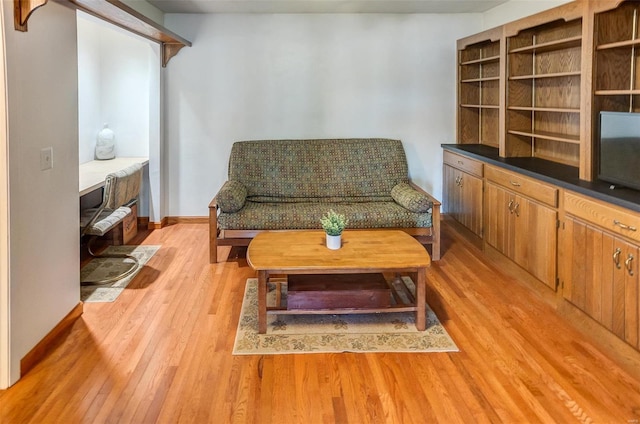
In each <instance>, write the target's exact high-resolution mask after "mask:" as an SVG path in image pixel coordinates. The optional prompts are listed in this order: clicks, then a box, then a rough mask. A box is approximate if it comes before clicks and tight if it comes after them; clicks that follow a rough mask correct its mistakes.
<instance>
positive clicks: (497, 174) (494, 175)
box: [485, 166, 558, 208]
mask: <svg viewBox="0 0 640 424" xmlns="http://www.w3.org/2000/svg"><path fill="white" fill-rule="evenodd" d="M485 173H486V174H485V175H486V177H487V179H488V180H491V181H493V182H494V183H497V184H500V185H502V186H504V187H506V188H508V189H509V190H511V191H514V192H516V193H519V194H522V195H524V196H527V197H530V198H532V199H534V200H537V201H539V202H542V203H545V204H547V205H549V206H553V207H554V208H555V207H557V206H558V189H557V188H555V187H554V186H550V185H548V184H545V183H542V182H540V181H537V180H535V179H533V178H529V177H525V176H524V175H521V174H518V173H515V172H510V171H506V170H503V169H500V168H495V167H493V166H487V167H486V169H485Z"/></svg>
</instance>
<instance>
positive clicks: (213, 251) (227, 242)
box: [209, 183, 441, 264]
mask: <svg viewBox="0 0 640 424" xmlns="http://www.w3.org/2000/svg"><path fill="white" fill-rule="evenodd" d="M410 184H411V186H412V187H413V188H415V189H416V190H418V191H420V192H422V193H424V194H425V195H427V196H428V197H429V198H430V199H431V201H432V202H433V209H432V215H431V227H429V228H380V230H393V229H395V230H401V231H404V232H406V233H407V234H409V235H412V236H413V237H415V238H416V240H418V241H419V242H420V243H422V244H424V245H428V244H430V245H431V259H432V260H434V261H437V260H439V259H440V205H441V203H440V202H439V201H438V200H436V199H435V198H434V197H433V196H431V195H430V194H429V193H427V192H426V191H424V190H423V189H422V188H420V187H418V186H417V185H415V184H413V183H410ZM368 230H370V229H369V228H368ZM264 231H287V230H220V229H219V228H218V202H217V200H216V198H215V197H214V198H213V200H211V203H209V262H210V263H212V264H215V263H217V262H218V246H248V245H249V243H250V242H251V240H252V239H253V238H254V237H255V236H256V235H257V234H259V233H261V232H264ZM292 231H305V230H292ZM350 231H357V229H352V230H350Z"/></svg>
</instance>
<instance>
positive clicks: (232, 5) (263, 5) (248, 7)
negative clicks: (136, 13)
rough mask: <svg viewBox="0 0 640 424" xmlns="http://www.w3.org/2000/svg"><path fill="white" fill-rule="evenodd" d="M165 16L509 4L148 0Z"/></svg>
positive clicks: (445, 9)
mask: <svg viewBox="0 0 640 424" xmlns="http://www.w3.org/2000/svg"><path fill="white" fill-rule="evenodd" d="M147 1H148V2H149V3H151V4H153V5H154V6H155V7H157V8H158V9H160V10H162V11H163V12H165V13H481V12H485V11H487V10H489V9H491V8H493V7H496V6H498V5H500V4H502V3H506V2H507V1H508V0H344V1H342V0H147Z"/></svg>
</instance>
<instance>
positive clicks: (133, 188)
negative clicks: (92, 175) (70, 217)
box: [80, 163, 142, 236]
mask: <svg viewBox="0 0 640 424" xmlns="http://www.w3.org/2000/svg"><path fill="white" fill-rule="evenodd" d="M141 183H142V165H140V164H139V163H137V164H134V165H131V166H128V167H127V168H124V169H122V170H120V171H118V172H114V173H111V174H109V175H107V177H106V179H105V186H104V194H103V198H102V204H101V205H100V207H99V208H96V209H87V210H85V211H83V214H82V216H81V217H80V228H81V234H82V235H85V234H90V235H94V236H103V235H105V234H106V233H107V232H108V231H109V230H111V229H112V228H114V227H115V226H116V225H118V224H119V223H120V222H122V220H124V218H126V217H127V216H128V215H129V214H131V208H129V207H128V206H127V205H126V204H128V203H129V202H131V201H132V200H134V199H136V198H137V197H138V194H139V193H140V185H141Z"/></svg>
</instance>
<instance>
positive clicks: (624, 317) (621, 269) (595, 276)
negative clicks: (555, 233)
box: [559, 192, 640, 348]
mask: <svg viewBox="0 0 640 424" xmlns="http://www.w3.org/2000/svg"><path fill="white" fill-rule="evenodd" d="M565 203H566V205H567V206H566V212H567V216H566V217H565V219H564V221H563V223H562V226H561V230H560V243H561V248H562V250H561V257H562V260H561V262H560V265H561V266H560V270H559V274H560V281H561V284H562V286H563V292H562V293H563V296H564V298H565V299H567V300H568V301H570V302H571V303H573V304H574V305H575V306H577V307H578V308H579V309H581V310H582V311H584V312H585V313H587V315H589V316H590V317H592V318H593V319H595V320H596V321H597V322H599V323H600V324H602V325H603V326H604V327H606V328H607V329H608V330H610V331H611V332H613V333H614V334H616V335H617V336H618V337H619V338H621V339H622V340H625V341H626V342H627V343H629V344H630V345H632V346H633V347H635V348H640V326H639V324H638V317H639V314H640V305H639V296H640V289H639V277H638V275H639V273H640V270H639V269H638V259H639V255H640V246H639V244H638V242H637V241H636V240H637V234H636V233H637V231H638V230H637V227H635V226H634V225H629V224H624V223H623V222H622V221H623V220H625V219H626V218H628V217H629V215H630V214H629V212H630V211H627V210H624V209H622V208H613V207H611V206H610V205H606V204H603V203H602V202H598V201H595V200H592V199H589V198H586V197H583V196H580V195H577V194H573V193H570V192H567V193H566V194H565ZM631 215H633V214H631ZM635 215H636V219H640V217H638V216H637V214H635ZM614 222H618V223H622V224H623V225H624V226H625V227H628V228H623V227H620V226H619V225H615V224H614V230H611V227H604V226H603V224H604V225H606V224H607V223H614ZM633 224H635V222H633ZM634 228H636V229H635V230H634ZM615 229H618V231H616V230H615ZM622 232H626V233H627V236H628V235H631V236H634V237H633V238H631V240H630V237H626V236H624V235H622Z"/></svg>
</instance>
